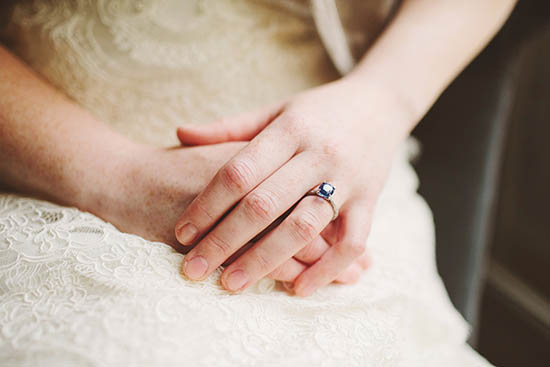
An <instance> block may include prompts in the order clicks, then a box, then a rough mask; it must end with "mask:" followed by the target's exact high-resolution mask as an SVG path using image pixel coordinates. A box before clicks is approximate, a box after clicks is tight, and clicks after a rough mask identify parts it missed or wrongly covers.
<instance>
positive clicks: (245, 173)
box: [220, 160, 253, 193]
mask: <svg viewBox="0 0 550 367" xmlns="http://www.w3.org/2000/svg"><path fill="white" fill-rule="evenodd" d="M220 179H221V181H222V183H223V185H224V186H225V187H226V188H227V189H229V190H231V191H237V192H239V193H241V192H243V191H246V190H247V189H248V188H250V187H251V185H252V181H253V174H252V168H251V166H250V164H249V163H247V162H246V161H244V160H234V161H231V162H230V163H228V164H227V165H225V166H224V167H223V168H222V169H221V171H220Z"/></svg>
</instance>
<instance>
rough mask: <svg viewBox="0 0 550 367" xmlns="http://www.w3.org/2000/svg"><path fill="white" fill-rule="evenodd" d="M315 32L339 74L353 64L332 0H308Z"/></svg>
mask: <svg viewBox="0 0 550 367" xmlns="http://www.w3.org/2000/svg"><path fill="white" fill-rule="evenodd" d="M310 1H311V9H312V13H313V19H314V21H315V25H316V26H317V32H319V36H320V37H321V40H322V41H323V44H324V45H325V48H326V49H327V52H328V54H329V56H330V58H331V59H332V62H333V63H334V66H335V67H336V69H337V70H338V71H339V72H340V74H341V75H345V74H346V73H347V72H349V71H350V70H351V69H352V68H353V66H354V65H355V59H354V58H353V56H352V54H351V50H350V47H349V44H348V41H347V38H346V34H345V32H344V28H343V26H342V22H341V20H340V16H339V14H338V8H337V7H336V4H335V2H334V0H310Z"/></svg>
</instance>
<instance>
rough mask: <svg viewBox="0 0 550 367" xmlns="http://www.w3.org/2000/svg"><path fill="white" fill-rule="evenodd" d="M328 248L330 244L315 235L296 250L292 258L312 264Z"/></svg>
mask: <svg viewBox="0 0 550 367" xmlns="http://www.w3.org/2000/svg"><path fill="white" fill-rule="evenodd" d="M329 248H330V245H329V244H328V243H327V241H326V240H325V239H324V238H323V236H317V237H316V238H315V239H314V240H313V241H311V242H310V243H309V244H307V245H306V246H305V247H303V248H302V249H301V250H300V251H298V252H297V253H296V254H295V255H294V258H295V259H297V260H300V261H301V262H303V263H306V264H313V263H314V262H316V261H317V260H319V259H320V258H321V256H322V255H323V254H324V253H325V252H326V251H327V250H328V249H329Z"/></svg>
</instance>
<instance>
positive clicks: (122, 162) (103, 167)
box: [69, 137, 154, 219]
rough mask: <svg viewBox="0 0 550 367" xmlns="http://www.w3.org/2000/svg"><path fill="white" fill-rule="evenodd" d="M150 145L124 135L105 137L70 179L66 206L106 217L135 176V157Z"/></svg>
mask: <svg viewBox="0 0 550 367" xmlns="http://www.w3.org/2000/svg"><path fill="white" fill-rule="evenodd" d="M152 149H154V148H152V147H149V146H146V145H142V144H138V143H135V142H133V141H130V140H128V139H126V138H120V139H119V138H116V137H115V138H114V139H108V141H107V142H105V143H104V144H103V145H102V148H101V149H100V150H97V151H96V152H93V155H92V156H91V157H88V158H89V159H86V160H85V163H84V165H85V168H84V169H83V170H82V169H79V170H78V171H79V174H76V175H75V177H74V178H73V179H72V180H70V181H71V183H70V184H71V186H72V190H69V191H73V192H74V193H75V195H74V196H73V199H72V202H71V203H70V205H72V206H76V207H78V208H79V209H81V210H83V211H87V212H90V213H93V214H94V215H97V216H99V217H101V218H104V219H108V218H109V213H111V212H112V211H113V210H114V209H115V208H116V207H118V206H119V203H120V202H121V201H122V200H123V198H124V195H125V193H126V192H127V191H128V188H129V187H131V185H132V182H131V181H132V177H135V175H134V172H136V170H137V169H138V168H137V165H138V163H139V161H140V158H139V157H142V156H144V155H147V154H148V152H149V151H150V150H152Z"/></svg>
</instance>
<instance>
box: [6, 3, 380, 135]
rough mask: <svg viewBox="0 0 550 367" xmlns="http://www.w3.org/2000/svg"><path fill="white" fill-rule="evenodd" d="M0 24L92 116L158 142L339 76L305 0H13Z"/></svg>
mask: <svg viewBox="0 0 550 367" xmlns="http://www.w3.org/2000/svg"><path fill="white" fill-rule="evenodd" d="M378 2H379V3H388V1H378ZM378 2H376V1H375V3H378ZM341 8H342V9H343V10H342V13H343V14H353V12H352V11H350V9H348V8H349V7H346V6H343V7H341ZM386 8H387V6H386ZM384 9H385V8H384ZM385 11H387V9H386V10H385ZM370 13H372V12H370ZM382 13H383V12H381V13H380V14H382ZM346 24H350V29H351V27H352V26H353V24H354V23H353V22H352V21H350V22H346ZM351 34H356V33H353V32H352V33H351ZM6 35H7V38H8V42H9V45H10V46H11V48H12V49H13V50H14V52H16V53H17V54H18V55H19V56H20V57H21V58H22V59H23V60H25V61H26V62H27V63H28V64H30V66H31V67H32V68H33V69H34V70H36V71H38V72H39V73H40V74H42V75H43V76H44V77H45V78H47V79H48V80H49V81H50V82H51V83H52V84H54V85H55V86H56V87H58V88H59V89H61V90H62V91H64V92H65V93H66V94H68V95H69V96H70V97H71V98H73V99H74V100H75V101H77V102H78V103H79V104H81V105H82V106H84V107H85V108H86V109H88V110H89V111H91V112H92V113H94V114H95V115H96V116H97V117H98V118H99V119H100V120H102V121H105V122H107V123H109V124H111V125H112V126H113V127H114V128H115V129H116V130H118V131H119V132H122V133H124V134H126V135H129V136H131V137H132V138H134V139H136V140H139V141H143V142H148V143H154V144H160V145H166V144H172V143H176V140H175V133H174V128H175V126H177V125H180V124H184V123H206V122H210V121H212V120H213V119H215V118H218V117H221V116H225V115H230V114H234V113H238V112H241V111H245V110H246V109H249V108H253V107H257V106H260V105H262V104H265V103H269V102H272V101H274V100H277V99H279V98H282V97H283V96H287V95H290V94H293V93H295V92H297V91H300V90H303V89H306V88H309V87H313V86H315V85H319V84H323V83H326V82H328V81H330V80H334V79H335V78H337V77H338V73H337V71H336V70H335V68H334V67H333V65H332V63H331V61H330V59H329V57H328V55H327V53H326V52H325V49H324V47H323V44H322V42H321V41H320V39H319V37H318V35H317V32H316V28H315V24H314V21H313V19H312V15H311V12H310V7H309V1H308V0H291V1H288V0H287V1H284V0H188V1H179V0H163V1H152V0H137V1H134V0H117V1H111V0H94V1H84V0H78V1H75V0H55V1H53V0H34V1H18V2H16V4H15V6H14V9H13V13H12V15H11V17H10V20H9V23H8V26H7V31H6ZM352 38H353V37H352Z"/></svg>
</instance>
